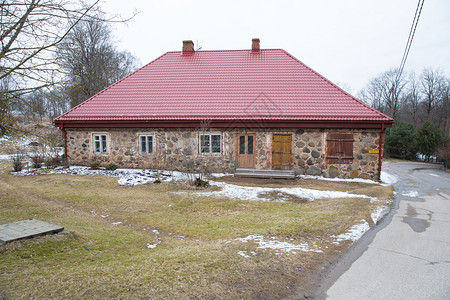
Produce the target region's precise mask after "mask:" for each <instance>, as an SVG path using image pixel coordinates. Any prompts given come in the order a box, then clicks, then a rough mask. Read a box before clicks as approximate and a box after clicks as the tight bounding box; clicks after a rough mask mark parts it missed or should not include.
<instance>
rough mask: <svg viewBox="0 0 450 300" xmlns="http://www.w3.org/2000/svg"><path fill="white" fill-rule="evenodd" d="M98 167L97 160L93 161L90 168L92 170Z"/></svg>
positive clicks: (99, 165)
mask: <svg viewBox="0 0 450 300" xmlns="http://www.w3.org/2000/svg"><path fill="white" fill-rule="evenodd" d="M100 167H101V164H100V162H98V161H96V162H93V163H92V164H91V169H92V170H98V169H100Z"/></svg>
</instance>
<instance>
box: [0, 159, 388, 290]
mask: <svg viewBox="0 0 450 300" xmlns="http://www.w3.org/2000/svg"><path fill="white" fill-rule="evenodd" d="M0 168H2V170H3V171H5V170H9V169H10V166H9V164H7V163H5V162H3V163H1V164H0ZM295 184H296V185H299V186H302V187H308V188H316V189H319V188H320V187H322V188H323V189H325V188H326V187H328V189H332V190H349V191H351V192H353V193H361V194H362V193H370V194H372V195H374V196H377V197H378V198H379V199H385V198H386V199H388V198H392V190H391V189H390V188H387V187H381V186H375V185H367V184H362V185H361V184H354V183H352V184H348V183H332V185H331V186H330V183H329V182H326V183H320V182H315V181H314V180H313V181H306V180H305V181H302V182H296V183H295ZM0 190H1V191H2V192H1V194H0V220H1V223H8V222H14V221H18V220H23V219H29V218H37V219H40V220H43V221H47V222H51V223H55V224H59V225H62V226H64V227H65V228H66V229H67V230H68V231H69V233H67V234H62V235H55V236H46V237H41V238H37V239H33V240H26V241H20V242H15V243H11V244H7V245H5V246H2V247H0V276H1V278H2V280H1V281H0V298H2V296H4V297H6V298H11V299H15V298H145V297H148V298H152V299H160V298H161V299H162V298H164V299H167V298H180V299H187V298H207V299H214V298H220V297H225V298H280V297H284V296H289V295H291V294H292V293H293V292H294V288H298V287H299V288H301V289H302V288H303V289H304V290H305V291H306V290H307V288H308V286H309V284H310V282H309V280H312V279H313V277H311V276H312V275H311V274H317V270H318V269H319V268H320V267H321V266H322V265H323V264H324V263H326V262H327V261H330V260H333V259H334V258H335V257H336V255H338V254H339V253H340V251H342V250H343V249H345V248H346V247H347V244H345V243H341V244H340V245H335V244H333V243H331V240H330V238H329V237H330V236H331V235H337V234H340V233H343V232H345V231H347V230H348V228H349V227H351V226H352V225H353V224H355V222H359V221H360V220H361V219H370V212H371V211H372V209H373V208H374V205H377V204H372V203H370V202H369V201H368V200H366V199H362V198H351V199H320V200H316V201H313V202H308V203H301V201H299V202H300V203H295V201H294V202H289V203H279V202H264V201H236V200H230V199H226V198H217V197H200V196H193V195H192V194H189V193H172V192H173V191H180V190H183V191H187V190H188V188H187V187H186V186H183V185H177V184H175V185H172V184H162V185H155V184H147V185H142V186H136V187H124V186H119V185H118V184H117V179H116V178H110V177H102V176H70V175H50V176H42V175H41V176H29V177H15V176H11V175H9V174H7V173H6V172H4V174H1V175H0ZM102 216H107V217H102ZM118 221H120V222H123V223H122V224H119V225H113V224H112V223H114V222H118ZM152 230H158V232H159V233H155V232H153V231H152ZM250 234H262V235H264V236H268V237H270V236H276V237H277V239H279V240H282V241H287V240H288V239H290V238H293V239H294V241H291V242H293V243H302V242H313V241H315V242H316V243H317V244H318V245H319V246H322V250H324V253H311V252H308V253H306V252H301V251H297V253H296V254H293V253H291V254H289V255H286V254H284V255H275V252H274V251H273V250H267V249H265V250H263V249H257V248H256V247H255V244H254V243H241V242H237V241H234V239H236V238H238V237H245V236H247V235H250ZM153 243H159V244H158V246H157V247H156V248H154V249H148V248H147V247H146V246H147V244H153ZM326 246H327V247H328V248H325V247H326ZM238 251H254V252H256V255H255V256H253V257H250V258H244V257H241V256H239V255H238V254H237V252H238Z"/></svg>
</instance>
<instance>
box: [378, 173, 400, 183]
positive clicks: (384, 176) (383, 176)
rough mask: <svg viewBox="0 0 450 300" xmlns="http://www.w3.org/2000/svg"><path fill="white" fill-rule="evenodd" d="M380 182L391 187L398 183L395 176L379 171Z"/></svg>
mask: <svg viewBox="0 0 450 300" xmlns="http://www.w3.org/2000/svg"><path fill="white" fill-rule="evenodd" d="M381 181H383V182H384V185H393V184H394V183H396V182H397V181H398V178H397V176H395V175H392V174H389V173H386V172H384V171H381Z"/></svg>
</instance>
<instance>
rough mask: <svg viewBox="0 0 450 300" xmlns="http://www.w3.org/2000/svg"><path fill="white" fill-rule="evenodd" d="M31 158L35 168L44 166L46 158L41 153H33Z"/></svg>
mask: <svg viewBox="0 0 450 300" xmlns="http://www.w3.org/2000/svg"><path fill="white" fill-rule="evenodd" d="M30 158H31V163H32V166H33V168H36V169H39V168H40V167H42V164H43V163H44V158H43V157H42V156H41V155H40V154H33V155H31V156H30Z"/></svg>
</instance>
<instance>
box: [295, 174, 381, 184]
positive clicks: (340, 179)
mask: <svg viewBox="0 0 450 300" xmlns="http://www.w3.org/2000/svg"><path fill="white" fill-rule="evenodd" d="M299 177H300V178H303V179H318V180H325V181H344V182H363V183H370V184H379V183H378V182H376V181H373V180H370V179H363V178H347V179H344V178H326V177H322V176H313V175H299Z"/></svg>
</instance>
